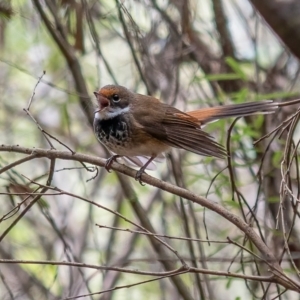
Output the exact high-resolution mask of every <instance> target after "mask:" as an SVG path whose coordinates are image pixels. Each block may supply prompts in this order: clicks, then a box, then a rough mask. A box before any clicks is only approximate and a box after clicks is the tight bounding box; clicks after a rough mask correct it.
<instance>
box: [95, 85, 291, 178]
mask: <svg viewBox="0 0 300 300" xmlns="http://www.w3.org/2000/svg"><path fill="white" fill-rule="evenodd" d="M95 95H96V98H97V101H98V106H99V108H98V109H97V110H96V112H95V120H94V130H95V134H96V136H97V138H98V139H99V141H100V142H101V143H103V144H104V145H105V146H106V147H107V148H108V149H109V150H110V151H112V152H113V153H114V156H112V157H111V158H110V159H109V160H108V162H107V166H106V167H107V169H109V168H110V165H111V163H112V162H113V160H114V159H115V158H116V157H119V156H126V157H129V158H130V157H136V156H145V157H149V160H148V161H147V163H146V164H145V165H144V166H143V167H142V168H141V169H140V170H139V172H138V173H137V177H136V178H137V179H140V177H141V174H142V173H143V171H144V170H145V168H147V166H148V165H149V164H150V163H151V161H152V160H153V159H154V158H156V157H157V156H158V155H160V154H161V153H162V152H165V151H167V150H168V149H169V148H170V147H176V148H182V149H185V150H187V151H191V152H194V153H196V154H199V155H204V156H215V157H219V158H222V157H225V156H226V150H225V149H224V147H223V146H221V145H220V144H218V143H217V142H216V141H215V140H214V139H213V138H212V137H211V136H210V135H209V134H208V133H206V132H204V131H203V130H202V129H201V125H203V124H206V123H209V122H212V121H215V120H217V119H221V118H227V117H240V116H247V115H253V114H258V113H259V114H268V113H273V112H274V111H276V109H277V108H278V106H279V105H280V104H279V103H276V102H273V101H272V100H263V101H258V102H249V103H243V104H232V105H224V106H216V107H211V108H203V109H199V110H195V111H190V112H186V113H184V112H182V111H180V110H178V109H176V108H174V107H172V106H170V105H167V104H163V103H161V102H160V101H159V100H158V99H156V98H154V97H152V96H145V95H141V94H136V93H133V92H131V91H129V90H128V89H126V88H125V87H122V86H115V85H108V86H105V87H103V88H101V89H100V90H99V92H97V93H95ZM294 102H295V101H294Z"/></svg>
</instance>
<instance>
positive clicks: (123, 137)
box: [94, 115, 130, 154]
mask: <svg viewBox="0 0 300 300" xmlns="http://www.w3.org/2000/svg"><path fill="white" fill-rule="evenodd" d="M94 131H95V134H96V137H97V138H98V140H99V141H100V142H101V143H103V144H104V145H105V146H106V147H107V148H108V149H110V150H111V151H113V152H115V153H117V154H118V153H119V152H120V150H121V149H122V148H124V147H125V146H126V144H127V142H128V141H129V140H130V138H129V130H128V124H127V122H126V120H125V118H124V117H123V115H120V116H116V117H114V118H112V119H108V120H99V119H96V118H95V120H94Z"/></svg>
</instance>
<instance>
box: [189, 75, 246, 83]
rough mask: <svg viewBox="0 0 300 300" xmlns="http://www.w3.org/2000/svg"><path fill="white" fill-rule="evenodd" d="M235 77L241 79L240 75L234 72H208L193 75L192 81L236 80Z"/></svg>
mask: <svg viewBox="0 0 300 300" xmlns="http://www.w3.org/2000/svg"><path fill="white" fill-rule="evenodd" d="M236 79H243V78H241V77H240V75H239V74H236V73H221V74H208V75H204V76H202V77H195V79H194V81H203V80H208V81H217V80H223V81H224V80H236Z"/></svg>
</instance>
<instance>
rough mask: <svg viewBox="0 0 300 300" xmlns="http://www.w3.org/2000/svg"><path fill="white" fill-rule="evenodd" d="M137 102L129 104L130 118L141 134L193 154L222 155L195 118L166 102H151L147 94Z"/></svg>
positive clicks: (218, 146)
mask: <svg viewBox="0 0 300 300" xmlns="http://www.w3.org/2000/svg"><path fill="white" fill-rule="evenodd" d="M139 101H142V103H143V104H142V105H141V102H140V103H139V105H134V104H133V105H134V109H135V115H134V116H135V117H134V119H135V122H136V125H137V126H139V127H141V128H142V129H143V131H145V133H147V134H149V135H151V136H152V137H154V138H156V139H158V140H160V141H162V142H163V143H165V144H167V145H169V146H172V147H176V148H182V149H185V150H188V151H191V152H194V153H196V154H200V155H204V156H215V157H220V158H223V157H224V156H226V150H225V149H224V148H223V147H222V146H221V145H220V144H218V143H217V142H215V141H214V140H213V138H212V137H211V136H210V135H209V134H207V133H206V132H204V131H202V130H201V128H200V123H199V121H198V120H197V119H196V118H194V117H191V116H189V115H187V114H185V113H183V112H181V111H180V110H178V109H176V108H174V107H171V106H169V105H166V104H162V103H158V105H154V103H153V102H152V103H151V101H150V99H149V97H147V96H144V97H143V98H141V97H140V99H139Z"/></svg>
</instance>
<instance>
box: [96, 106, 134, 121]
mask: <svg viewBox="0 0 300 300" xmlns="http://www.w3.org/2000/svg"><path fill="white" fill-rule="evenodd" d="M129 110H130V108H129V106H126V107H124V108H120V107H116V108H114V109H113V111H109V108H108V109H104V111H98V112H96V113H95V119H98V120H108V119H112V118H114V117H117V116H119V115H122V114H124V113H127V112H129Z"/></svg>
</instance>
